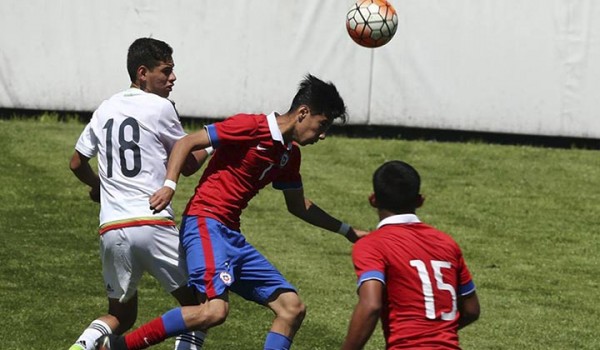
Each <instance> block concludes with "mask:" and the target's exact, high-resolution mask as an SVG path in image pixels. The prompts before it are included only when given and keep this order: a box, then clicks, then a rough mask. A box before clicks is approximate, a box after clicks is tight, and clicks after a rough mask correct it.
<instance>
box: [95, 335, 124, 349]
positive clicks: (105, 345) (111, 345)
mask: <svg viewBox="0 0 600 350" xmlns="http://www.w3.org/2000/svg"><path fill="white" fill-rule="evenodd" d="M94 349H96V350H127V345H126V344H125V338H124V337H120V336H118V335H116V334H107V335H103V336H101V337H100V338H98V339H97V340H96V341H95V342H94Z"/></svg>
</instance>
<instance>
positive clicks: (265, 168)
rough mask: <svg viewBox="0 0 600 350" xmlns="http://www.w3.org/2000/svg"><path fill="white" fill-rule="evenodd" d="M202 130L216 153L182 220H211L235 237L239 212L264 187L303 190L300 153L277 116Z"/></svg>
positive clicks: (243, 117)
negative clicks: (286, 139) (286, 138)
mask: <svg viewBox="0 0 600 350" xmlns="http://www.w3.org/2000/svg"><path fill="white" fill-rule="evenodd" d="M205 128H206V131H207V132H208V136H209V138H210V142H211V145H212V147H213V148H214V149H215V152H214V153H213V155H212V157H211V159H210V161H209V163H208V166H207V167H206V170H205V171H204V173H203V174H202V177H201V178H200V181H199V183H198V186H196V190H195V193H194V195H193V196H192V198H191V199H190V201H189V202H188V205H187V207H186V209H185V212H184V214H185V215H197V216H205V217H210V218H213V219H215V220H218V221H220V222H222V223H223V224H225V225H226V226H227V227H229V228H231V229H233V230H237V231H239V227H240V215H241V213H242V210H243V209H244V208H246V207H247V206H248V202H249V201H250V199H252V198H253V197H254V196H255V195H256V194H257V193H258V191H259V190H260V189H262V188H263V187H265V186H266V185H267V184H269V183H273V187H274V188H276V189H280V190H283V189H291V188H302V178H301V176H300V160H301V159H300V149H299V147H298V145H297V144H295V143H293V142H290V143H287V144H286V143H285V142H284V140H283V136H282V134H281V131H280V130H279V127H278V125H277V120H276V116H275V113H271V114H269V115H268V116H266V115H264V114H260V115H250V114H238V115H235V116H233V117H230V118H227V119H226V120H224V121H222V122H217V123H214V124H211V125H208V126H206V127H205Z"/></svg>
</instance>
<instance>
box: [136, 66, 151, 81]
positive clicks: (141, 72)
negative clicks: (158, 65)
mask: <svg viewBox="0 0 600 350" xmlns="http://www.w3.org/2000/svg"><path fill="white" fill-rule="evenodd" d="M147 74H148V67H146V66H143V65H142V66H139V67H138V69H137V70H136V77H137V79H138V81H140V82H142V81H146V75H147Z"/></svg>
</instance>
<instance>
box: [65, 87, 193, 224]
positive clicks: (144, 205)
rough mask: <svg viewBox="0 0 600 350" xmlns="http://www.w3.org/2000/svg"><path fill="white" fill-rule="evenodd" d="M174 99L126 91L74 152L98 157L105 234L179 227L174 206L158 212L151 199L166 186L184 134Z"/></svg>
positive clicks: (99, 115) (104, 109)
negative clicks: (173, 152)
mask: <svg viewBox="0 0 600 350" xmlns="http://www.w3.org/2000/svg"><path fill="white" fill-rule="evenodd" d="M185 135H186V134H185V132H184V131H183V128H182V126H181V123H180V121H179V116H178V115H177V111H176V110H175V107H174V105H173V103H172V102H171V101H169V100H168V99H166V98H162V97H160V96H158V95H155V94H151V93H147V92H144V91H142V90H139V89H134V88H131V89H127V90H125V91H122V92H119V93H117V94H115V95H113V96H112V97H111V98H109V99H108V100H106V101H104V102H103V103H102V104H101V105H100V107H98V109H97V110H96V111H95V112H94V114H93V116H92V119H91V120H90V122H89V124H88V125H87V126H86V127H85V129H84V130H83V132H82V133H81V135H80V136H79V140H78V141H77V145H76V146H75V149H76V150H77V151H78V152H79V153H81V154H82V155H84V156H86V157H88V158H92V157H94V156H98V175H99V176H100V185H101V191H100V204H101V205H100V208H101V209H100V233H103V232H106V231H107V230H110V229H113V228H118V227H128V226H138V225H148V224H159V225H161V224H162V225H174V221H173V217H174V216H173V208H172V207H171V205H170V204H169V206H168V207H167V208H165V209H164V210H163V211H161V212H160V213H157V214H153V213H152V210H150V205H149V203H148V200H149V198H150V196H151V195H152V194H153V193H154V192H156V190H158V189H159V188H161V187H162V186H163V183H164V180H165V176H166V165H167V160H168V157H169V154H170V153H171V149H172V148H173V145H174V144H175V142H176V141H177V140H179V139H180V138H182V137H183V136H185Z"/></svg>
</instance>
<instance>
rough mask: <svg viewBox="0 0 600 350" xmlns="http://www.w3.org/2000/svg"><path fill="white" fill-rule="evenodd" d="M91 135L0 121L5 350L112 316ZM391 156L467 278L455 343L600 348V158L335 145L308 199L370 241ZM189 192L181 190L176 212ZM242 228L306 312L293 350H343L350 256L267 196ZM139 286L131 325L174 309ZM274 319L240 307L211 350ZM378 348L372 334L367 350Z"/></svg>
mask: <svg viewBox="0 0 600 350" xmlns="http://www.w3.org/2000/svg"><path fill="white" fill-rule="evenodd" d="M82 129H83V125H82V124H80V123H78V122H75V121H71V122H58V121H57V120H56V118H55V117H52V116H47V115H46V116H43V117H41V118H38V119H37V120H9V121H7V120H0V277H1V278H0V310H2V317H0V349H7V350H8V349H10V350H21V349H22V350H25V349H27V350H31V349H39V350H49V349H67V348H68V347H69V346H70V344H71V343H72V342H73V341H74V340H75V339H76V337H77V336H78V335H79V334H80V332H81V331H82V330H83V329H84V328H85V327H86V326H87V325H88V323H89V322H90V321H91V320H93V319H94V318H95V317H96V316H98V315H100V314H102V313H104V312H105V311H106V305H105V304H106V301H105V297H104V291H103V286H102V276H101V270H100V259H99V257H98V237H97V234H96V227H97V220H98V217H97V215H98V206H97V205H96V204H95V203H93V202H91V201H89V200H88V197H87V189H86V188H85V186H83V185H81V184H80V183H79V182H78V181H77V180H76V179H75V177H74V176H73V175H72V174H71V173H70V171H69V168H68V161H69V158H70V156H71V154H72V152H73V146H74V144H75V142H76V140H77V137H78V135H79V133H80V131H81V130H82ZM190 131H192V130H190ZM390 159H402V160H405V161H408V162H409V163H411V164H413V165H414V166H415V167H416V168H417V169H418V170H419V171H420V172H421V175H422V178H423V189H422V192H423V193H424V195H425V196H426V198H427V200H426V202H425V206H424V207H423V208H422V209H421V211H420V212H419V213H418V214H419V216H420V218H421V219H422V220H423V221H426V222H428V223H430V224H432V225H434V226H436V227H438V228H440V229H442V230H445V231H447V232H448V233H450V234H452V235H453V237H454V238H455V239H456V240H457V241H458V243H459V244H460V245H461V246H462V248H463V251H464V254H465V257H466V259H467V263H468V265H469V267H470V269H471V271H472V273H473V275H474V279H475V282H476V285H477V289H478V293H479V297H480V301H481V304H482V316H481V318H480V320H479V321H478V322H477V323H475V324H474V325H472V326H470V327H467V328H466V329H464V330H463V331H461V333H460V335H461V341H462V345H463V348H464V349H599V348H600V337H599V336H598V331H599V330H600V321H599V319H600V306H599V302H600V292H599V287H600V286H599V284H600V277H599V275H600V253H599V252H600V219H599V216H600V153H599V152H598V151H588V150H577V149H572V150H564V149H544V148H533V147H522V146H498V145H489V144H484V143H476V142H475V143H460V144H459V143H439V142H425V141H403V140H378V139H349V138H344V137H331V138H329V139H327V140H326V141H324V142H322V143H319V144H318V145H315V146H309V147H306V148H304V150H303V168H302V170H303V180H304V186H305V191H306V193H307V196H308V197H309V198H311V199H313V200H314V201H315V202H316V203H317V204H318V205H319V206H321V207H322V208H324V209H326V210H327V211H329V212H330V213H332V214H334V215H336V216H338V217H339V218H341V219H343V220H345V221H347V222H349V223H351V224H352V225H354V226H356V227H359V228H363V229H372V228H374V227H375V225H376V224H377V218H376V215H375V212H374V211H373V210H372V209H371V208H370V207H369V206H368V203H367V199H366V198H367V195H368V194H369V193H370V185H371V184H370V178H371V174H372V172H373V170H374V169H375V168H376V167H377V166H378V165H379V164H381V163H382V162H383V161H386V160H390ZM196 181H197V176H194V177H192V178H184V179H183V180H182V181H181V183H180V185H179V186H178V192H177V195H176V197H175V202H174V204H175V210H176V212H177V213H178V215H179V214H180V213H181V211H182V209H183V206H184V205H185V202H186V201H187V199H188V197H189V195H190V194H191V193H192V189H193V186H194V185H195V184H196ZM242 220H243V221H242V229H243V231H244V232H245V234H246V236H247V238H248V240H249V241H250V242H251V243H253V244H254V245H255V246H256V247H257V248H258V249H259V250H261V251H262V252H263V253H264V254H265V255H266V256H267V257H268V258H269V259H270V260H271V261H272V262H274V263H275V265H276V266H277V267H278V268H279V269H280V270H281V271H282V272H283V273H284V275H286V277H288V279H289V280H290V281H291V282H292V283H294V284H295V285H296V286H297V287H298V289H299V292H300V295H301V296H302V298H303V300H304V301H305V302H306V304H307V306H308V314H307V317H306V319H305V322H304V324H303V327H302V328H301V330H300V332H299V333H298V335H297V337H296V339H295V342H294V349H297V350H300V349H305V350H317V349H336V348H338V347H339V345H340V343H341V340H342V338H343V336H344V334H345V331H346V327H347V324H348V318H349V316H350V314H351V312H352V307H353V306H354V303H355V301H356V294H355V276H354V272H353V269H352V263H351V259H350V255H349V253H350V249H351V245H350V244H349V243H348V242H346V241H345V240H344V239H342V238H341V237H339V236H337V235H334V234H331V233H328V232H325V231H322V230H319V229H316V228H313V227H312V226H309V225H307V224H304V223H303V222H301V221H299V220H297V219H295V218H293V217H292V216H291V215H289V214H288V213H287V212H286V210H285V208H284V203H283V196H281V194H280V193H279V192H278V191H275V190H273V189H270V188H267V189H265V190H263V191H262V192H261V193H260V194H259V195H258V196H257V198H255V199H254V200H253V201H252V202H251V204H250V206H249V208H248V209H247V210H246V211H245V213H244V216H243V218H242ZM143 282H144V283H143V286H142V288H141V289H140V312H139V316H138V323H139V322H143V321H147V320H149V319H151V318H153V317H155V316H159V315H160V314H161V313H163V312H164V311H166V310H168V309H170V308H171V307H173V306H174V305H175V303H174V300H172V299H171V298H170V297H169V296H167V295H166V294H165V293H164V292H163V291H162V290H161V289H160V287H159V286H158V284H157V283H156V282H154V281H153V280H152V279H150V278H145V279H144V281H143ZM270 320H271V315H270V312H269V311H267V310H266V309H263V308H261V307H259V306H257V305H255V304H251V303H248V302H246V301H244V300H241V299H240V298H236V297H233V298H232V300H231V313H230V316H229V318H228V320H227V322H226V323H225V324H224V325H222V326H219V327H217V328H215V329H213V330H211V332H210V334H209V337H208V339H207V342H206V346H205V348H206V349H261V348H262V342H263V339H264V335H265V332H266V331H267V330H268V328H269V325H270ZM172 345H173V342H172V341H168V342H166V343H163V344H161V345H160V346H156V347H154V348H155V349H163V350H166V349H172ZM382 348H383V341H382V336H381V332H380V331H379V329H378V330H377V332H376V334H375V335H374V336H373V337H372V339H371V341H370V342H369V344H368V346H367V349H382Z"/></svg>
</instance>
